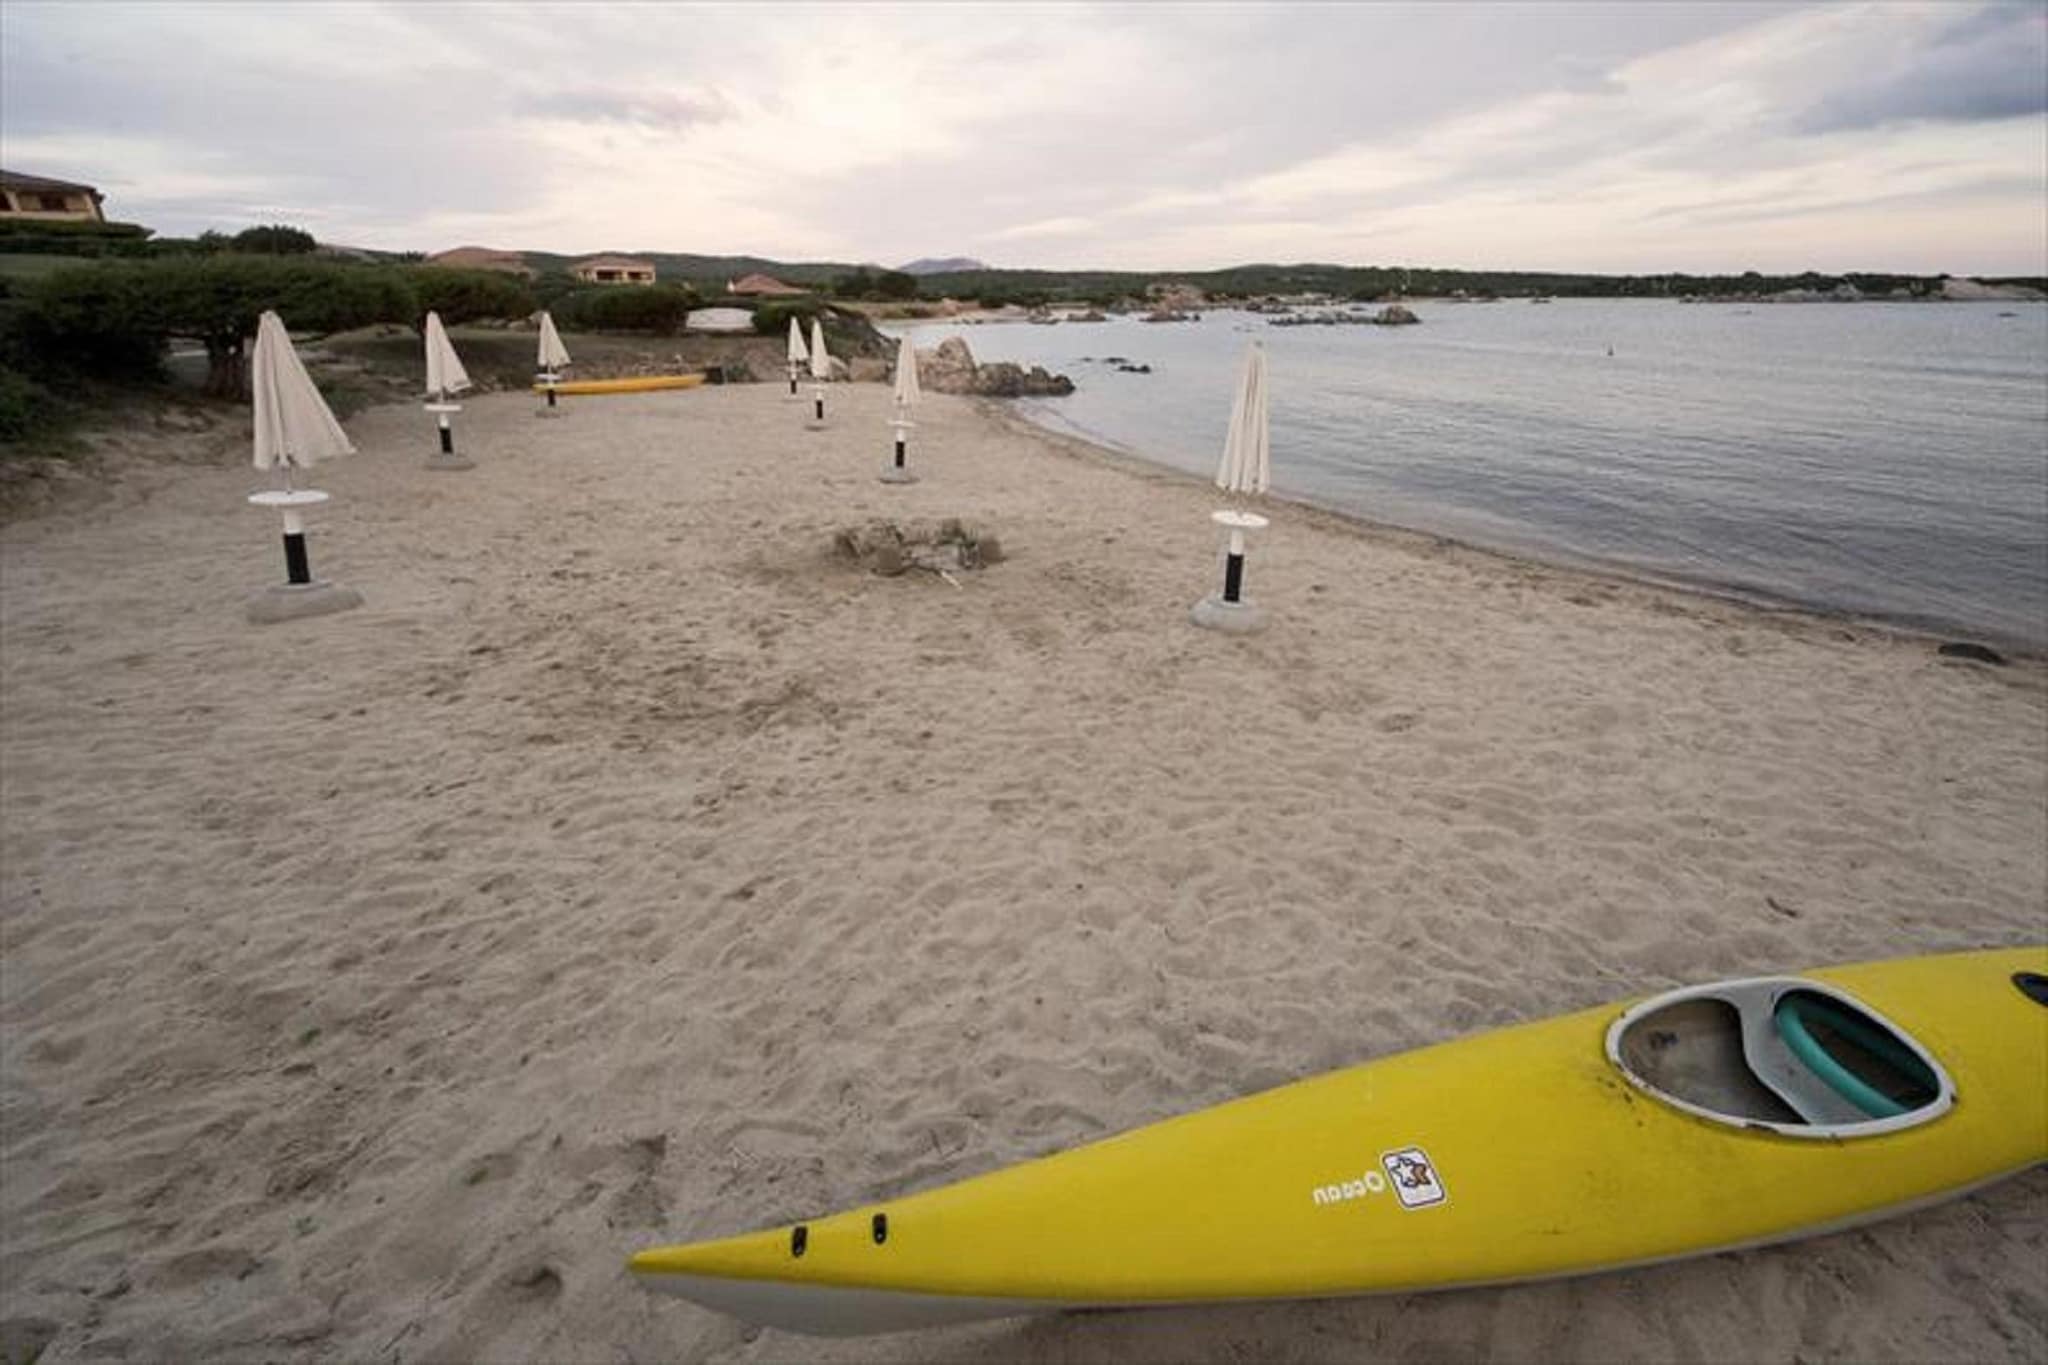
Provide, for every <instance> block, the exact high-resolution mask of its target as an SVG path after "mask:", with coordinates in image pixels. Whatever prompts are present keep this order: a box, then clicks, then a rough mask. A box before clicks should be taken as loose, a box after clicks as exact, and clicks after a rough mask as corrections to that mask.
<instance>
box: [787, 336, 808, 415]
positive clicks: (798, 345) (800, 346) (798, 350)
mask: <svg viewBox="0 0 2048 1365" xmlns="http://www.w3.org/2000/svg"><path fill="white" fill-rule="evenodd" d="M810 358H811V353H810V352H809V351H807V350H805V349H804V329H803V324H802V323H800V322H798V321H797V320H796V319H795V318H794V317H791V318H790V320H789V396H790V397H791V398H794V397H796V376H797V372H798V371H799V370H801V369H802V368H803V367H804V365H805V364H806V363H807V362H808V361H809V360H810Z"/></svg>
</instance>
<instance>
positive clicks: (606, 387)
mask: <svg viewBox="0 0 2048 1365" xmlns="http://www.w3.org/2000/svg"><path fill="white" fill-rule="evenodd" d="M703 382H704V376H703V375H701V374H647V375H638V376H635V377H633V378H630V379H569V380H564V381H563V382H562V383H560V384H556V385H555V386H554V390H555V392H556V393H559V394H562V395H564V396H566V397H575V396H579V395H580V396H592V395H597V394H606V393H652V392H654V391H656V390H658V389H694V388H696V387H697V386H698V385H699V384H702V383H703ZM533 391H534V392H535V393H546V392H547V391H548V386H547V385H546V384H535V385H534V386H533Z"/></svg>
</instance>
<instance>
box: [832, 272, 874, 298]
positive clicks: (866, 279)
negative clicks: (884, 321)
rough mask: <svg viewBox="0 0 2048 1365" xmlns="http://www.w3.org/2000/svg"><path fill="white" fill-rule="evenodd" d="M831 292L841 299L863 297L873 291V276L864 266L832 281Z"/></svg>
mask: <svg viewBox="0 0 2048 1365" xmlns="http://www.w3.org/2000/svg"><path fill="white" fill-rule="evenodd" d="M832 292H833V294H834V295H836V296H837V297H839V298H842V299H864V298H866V297H867V296H868V295H870V294H872V293H874V292H875V277H874V276H873V275H872V274H870V273H869V272H868V271H867V270H866V269H865V268H863V269H860V270H855V271H852V272H850V273H848V274H845V275H841V276H840V277H839V278H838V279H836V280H834V281H832Z"/></svg>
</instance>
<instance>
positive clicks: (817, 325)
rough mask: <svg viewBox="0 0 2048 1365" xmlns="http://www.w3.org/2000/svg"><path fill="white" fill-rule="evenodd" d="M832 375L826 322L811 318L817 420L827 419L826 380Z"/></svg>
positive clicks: (813, 396)
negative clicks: (826, 341) (826, 343)
mask: <svg viewBox="0 0 2048 1365" xmlns="http://www.w3.org/2000/svg"><path fill="white" fill-rule="evenodd" d="M831 377H832V357H831V355H830V354H829V353H828V352H827V351H826V350H825V324H824V323H823V322H821V321H819V320H818V319H817V318H812V319H811V380H812V384H811V400H812V402H813V403H814V404H816V407H817V414H816V421H817V422H818V424H819V425H823V423H824V421H825V381H826V380H828V379H830V378H831Z"/></svg>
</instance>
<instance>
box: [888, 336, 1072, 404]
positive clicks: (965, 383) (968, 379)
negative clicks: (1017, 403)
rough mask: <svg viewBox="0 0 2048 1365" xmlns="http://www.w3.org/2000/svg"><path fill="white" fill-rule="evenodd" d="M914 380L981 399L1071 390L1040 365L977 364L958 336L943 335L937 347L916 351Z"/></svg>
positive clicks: (1062, 378)
mask: <svg viewBox="0 0 2048 1365" xmlns="http://www.w3.org/2000/svg"><path fill="white" fill-rule="evenodd" d="M917 380H918V383H919V384H920V385H922V386H923V387H925V388H927V389H930V390H932V392H934V393H964V394H974V395H977V396H979V397H983V398H1035V397H1039V396H1042V395H1048V394H1054V395H1056V394H1067V393H1072V392H1073V391H1074V381H1073V380H1071V379H1069V378H1067V377H1066V376H1065V375H1063V374H1048V373H1046V371H1045V368H1044V367H1043V366H1040V365H1033V366H1032V367H1031V368H1030V369H1028V370H1027V369H1025V368H1024V367H1023V366H1021V365H1018V364H1016V363H1014V362H1012V361H1008V360H999V361H996V362H995V363H993V364H989V365H978V364H976V363H975V360H974V353H973V352H972V351H970V350H968V349H967V343H966V342H965V341H962V340H961V339H960V338H959V337H947V338H946V339H945V340H944V341H942V342H940V343H939V345H938V349H937V350H932V351H919V352H918V353H917Z"/></svg>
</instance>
